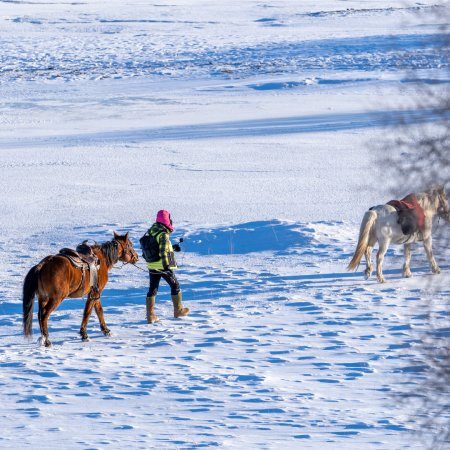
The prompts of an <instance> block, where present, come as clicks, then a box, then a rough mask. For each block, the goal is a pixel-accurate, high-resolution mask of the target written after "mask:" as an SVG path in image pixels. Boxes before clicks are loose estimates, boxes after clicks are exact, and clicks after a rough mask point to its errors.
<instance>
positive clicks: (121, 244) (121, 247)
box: [114, 231, 139, 264]
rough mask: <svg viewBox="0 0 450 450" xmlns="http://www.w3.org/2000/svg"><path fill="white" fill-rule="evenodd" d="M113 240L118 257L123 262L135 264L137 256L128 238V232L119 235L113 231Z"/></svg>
mask: <svg viewBox="0 0 450 450" xmlns="http://www.w3.org/2000/svg"><path fill="white" fill-rule="evenodd" d="M114 240H115V241H116V242H117V248H118V255H117V256H118V258H119V260H120V261H122V262H124V263H125V264H127V263H131V264H135V263H136V262H137V261H138V259H139V257H138V255H137V253H136V250H135V249H134V247H133V243H132V242H131V241H130V240H129V239H128V233H126V234H124V235H123V236H121V235H120V234H117V233H116V232H115V231H114Z"/></svg>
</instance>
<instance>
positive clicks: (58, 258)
mask: <svg viewBox="0 0 450 450" xmlns="http://www.w3.org/2000/svg"><path fill="white" fill-rule="evenodd" d="M92 250H93V252H94V253H95V255H96V256H97V258H98V259H99V261H100V267H99V269H98V291H97V290H94V289H92V290H91V287H90V282H89V276H83V273H82V271H81V270H80V269H77V268H76V267H74V266H73V265H72V263H71V262H70V261H69V259H68V258H66V257H64V256H62V255H50V256H47V257H45V258H44V259H43V260H42V261H41V262H40V263H39V264H37V265H36V266H34V267H32V268H31V270H30V271H29V272H28V274H27V276H26V277H25V280H24V284H23V331H24V333H25V336H31V334H32V322H33V306H34V297H35V296H36V295H37V296H38V299H39V312H38V318H39V327H40V329H41V344H44V345H45V346H46V347H50V346H51V342H50V340H49V338H48V319H49V317H50V314H51V313H52V311H54V310H55V309H56V308H57V307H58V306H59V305H60V304H61V302H62V301H63V300H64V299H65V298H81V297H84V296H85V295H88V298H87V302H86V305H85V308H84V314H83V321H82V323H81V329H80V335H81V338H82V339H83V341H87V340H88V339H89V338H88V335H87V331H86V327H87V323H88V320H89V316H90V315H91V313H92V308H94V309H95V312H96V313H97V317H98V320H99V322H100V328H101V330H102V332H103V334H104V335H105V336H109V335H110V330H109V329H108V327H107V326H106V323H105V318H104V316H103V308H102V303H101V300H100V296H101V293H102V291H103V289H104V287H105V285H106V283H107V282H108V272H109V271H110V270H111V268H112V267H113V265H114V264H116V263H117V262H118V261H122V262H124V263H125V264H127V263H131V264H134V263H135V262H136V261H137V260H138V256H137V254H136V252H135V250H134V248H133V244H132V243H131V241H130V240H129V239H128V233H127V234H125V235H124V236H120V235H118V234H116V232H114V239H112V240H111V241H108V242H105V243H104V244H101V245H93V246H92Z"/></svg>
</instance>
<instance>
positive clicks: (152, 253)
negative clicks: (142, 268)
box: [139, 230, 161, 263]
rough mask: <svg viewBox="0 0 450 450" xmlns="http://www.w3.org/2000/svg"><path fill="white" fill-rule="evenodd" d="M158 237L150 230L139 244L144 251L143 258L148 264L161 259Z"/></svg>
mask: <svg viewBox="0 0 450 450" xmlns="http://www.w3.org/2000/svg"><path fill="white" fill-rule="evenodd" d="M160 234H161V233H158V234H157V235H156V237H157V236H159V235H160ZM156 237H155V236H153V235H152V234H150V230H148V231H147V233H145V234H144V236H142V237H141V238H140V239H139V244H140V246H141V249H142V257H143V258H144V259H145V261H146V262H148V263H152V262H156V261H158V260H159V259H160V258H161V257H160V255H159V242H158V241H157V239H156Z"/></svg>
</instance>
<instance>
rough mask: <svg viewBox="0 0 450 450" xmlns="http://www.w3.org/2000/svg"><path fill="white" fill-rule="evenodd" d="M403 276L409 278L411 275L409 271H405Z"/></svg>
mask: <svg viewBox="0 0 450 450" xmlns="http://www.w3.org/2000/svg"><path fill="white" fill-rule="evenodd" d="M403 277H404V278H411V277H412V273H411V272H405V273H404V274H403Z"/></svg>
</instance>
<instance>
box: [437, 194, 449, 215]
mask: <svg viewBox="0 0 450 450" xmlns="http://www.w3.org/2000/svg"><path fill="white" fill-rule="evenodd" d="M438 198H439V205H438V211H439V209H442V212H441V213H440V214H439V212H438V216H439V217H442V218H443V219H449V217H450V210H449V208H448V200H447V199H446V198H445V194H443V193H442V194H441V193H439V194H438ZM446 200H447V202H446Z"/></svg>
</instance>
